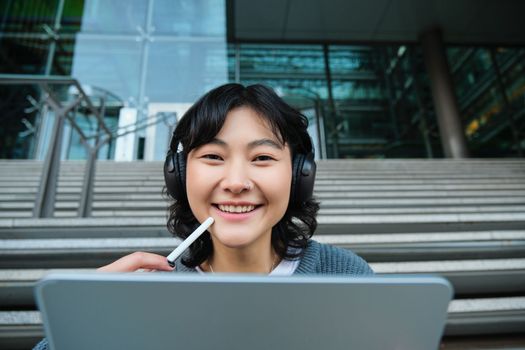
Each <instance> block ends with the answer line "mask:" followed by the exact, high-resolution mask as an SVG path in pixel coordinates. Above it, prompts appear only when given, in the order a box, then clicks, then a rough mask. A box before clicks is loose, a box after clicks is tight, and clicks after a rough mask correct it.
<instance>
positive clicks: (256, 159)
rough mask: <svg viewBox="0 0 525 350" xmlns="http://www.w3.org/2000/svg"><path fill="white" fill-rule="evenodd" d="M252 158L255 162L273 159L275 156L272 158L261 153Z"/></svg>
mask: <svg viewBox="0 0 525 350" xmlns="http://www.w3.org/2000/svg"><path fill="white" fill-rule="evenodd" d="M253 160H254V161H256V162H268V161H271V160H275V158H273V157H272V156H268V155H261V156H257V157H255V158H254V159H253Z"/></svg>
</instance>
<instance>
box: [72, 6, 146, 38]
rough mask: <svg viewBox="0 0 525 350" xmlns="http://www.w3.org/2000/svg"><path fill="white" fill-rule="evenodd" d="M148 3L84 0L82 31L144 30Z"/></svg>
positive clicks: (115, 32)
mask: <svg viewBox="0 0 525 350" xmlns="http://www.w3.org/2000/svg"><path fill="white" fill-rule="evenodd" d="M148 3H149V1H145V0H112V1H100V0H85V3H84V14H83V18H82V32H84V33H113V34H125V33H134V34H135V33H138V30H137V29H138V27H140V28H142V30H145V29H146V28H145V26H146V15H147V13H148Z"/></svg>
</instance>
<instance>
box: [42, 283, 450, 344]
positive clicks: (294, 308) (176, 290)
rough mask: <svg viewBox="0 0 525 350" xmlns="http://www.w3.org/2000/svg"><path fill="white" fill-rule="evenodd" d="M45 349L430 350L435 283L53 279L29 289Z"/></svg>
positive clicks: (438, 329) (438, 303) (438, 309)
mask: <svg viewBox="0 0 525 350" xmlns="http://www.w3.org/2000/svg"><path fill="white" fill-rule="evenodd" d="M35 293H36V298H37V303H38V306H39V309H40V310H41V312H42V318H43V322H44V327H45V333H46V337H47V338H48V340H49V343H50V346H51V349H56V350H66V349H90V350H93V349H126V350H131V349H162V350H166V349H181V350H190V349H192V350H193V349H228V350H233V349H243V350H247V349H248V350H263V349H264V350H268V349H298V350H320V349H323V350H324V349H330V350H336V349H345V350H347V349H381V350H384V349H411V350H417V349H433V350H435V349H437V348H438V345H439V340H440V338H441V335H442V332H443V327H444V324H445V320H446V315H447V306H448V303H449V301H450V298H451V296H452V288H451V286H450V284H449V283H448V282H447V281H446V280H444V279H441V278H437V277H410V276H404V277H403V276H399V277H393V276H388V277H379V276H376V277H364V278H355V277H327V276H312V277H268V276H255V275H195V274H191V275H184V274H174V273H149V274H137V273H134V274H129V273H128V274H109V273H71V274H65V273H55V274H49V275H48V276H46V277H45V278H44V279H42V280H41V281H40V282H39V283H38V284H37V286H36V290H35Z"/></svg>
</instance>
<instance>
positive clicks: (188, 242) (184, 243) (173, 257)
mask: <svg viewBox="0 0 525 350" xmlns="http://www.w3.org/2000/svg"><path fill="white" fill-rule="evenodd" d="M213 221H214V220H213V218H212V217H211V216H210V217H209V218H207V219H206V220H205V221H204V222H203V223H202V224H201V225H200V226H199V227H197V229H196V230H195V231H193V232H192V233H191V235H189V236H188V238H186V239H185V240H184V241H182V243H181V244H179V246H178V247H177V248H175V249H174V250H173V251H172V252H171V253H170V255H168V257H167V258H166V259H168V264H170V266H171V267H174V266H175V260H177V258H178V257H179V256H180V255H181V254H182V253H183V252H184V251H185V250H186V249H188V247H189V246H190V245H191V244H192V243H193V242H195V240H196V239H197V238H199V237H200V235H202V234H203V233H204V231H206V230H207V229H208V227H210V226H211V224H213Z"/></svg>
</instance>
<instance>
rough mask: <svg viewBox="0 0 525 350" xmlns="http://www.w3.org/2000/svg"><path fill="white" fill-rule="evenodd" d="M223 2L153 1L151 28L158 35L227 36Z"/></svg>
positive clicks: (189, 0)
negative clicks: (152, 27)
mask: <svg viewBox="0 0 525 350" xmlns="http://www.w3.org/2000/svg"><path fill="white" fill-rule="evenodd" d="M225 6H226V5H225V1H224V0H178V1H174V0H155V2H154V8H153V26H154V28H155V33H156V34H157V35H161V34H169V35H178V36H215V37H224V36H225V35H226V15H219V14H224V13H225Z"/></svg>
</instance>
